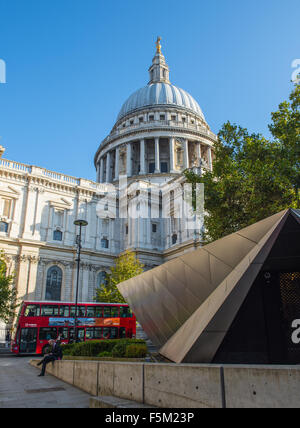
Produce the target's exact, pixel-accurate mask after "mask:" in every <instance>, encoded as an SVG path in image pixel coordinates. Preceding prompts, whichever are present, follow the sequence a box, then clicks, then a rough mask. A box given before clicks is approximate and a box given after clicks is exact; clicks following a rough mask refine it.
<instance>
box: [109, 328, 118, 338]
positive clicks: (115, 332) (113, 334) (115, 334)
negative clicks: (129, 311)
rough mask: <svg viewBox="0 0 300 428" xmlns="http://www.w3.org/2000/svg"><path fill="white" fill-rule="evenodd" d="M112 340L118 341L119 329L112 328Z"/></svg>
mask: <svg viewBox="0 0 300 428" xmlns="http://www.w3.org/2000/svg"><path fill="white" fill-rule="evenodd" d="M110 339H118V329H117V327H111V329H110Z"/></svg>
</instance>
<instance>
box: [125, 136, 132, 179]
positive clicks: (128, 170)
mask: <svg viewBox="0 0 300 428" xmlns="http://www.w3.org/2000/svg"><path fill="white" fill-rule="evenodd" d="M131 152H132V147H131V143H127V155H126V173H127V177H131V176H132V160H131V156H132V154H131Z"/></svg>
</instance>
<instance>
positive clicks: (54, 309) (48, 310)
mask: <svg viewBox="0 0 300 428" xmlns="http://www.w3.org/2000/svg"><path fill="white" fill-rule="evenodd" d="M58 314H59V306H42V313H41V316H42V317H51V316H58Z"/></svg>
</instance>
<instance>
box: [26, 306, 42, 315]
mask: <svg viewBox="0 0 300 428" xmlns="http://www.w3.org/2000/svg"><path fill="white" fill-rule="evenodd" d="M24 316H25V317H39V316H40V307H39V306H38V305H28V306H26V309H25V313H24Z"/></svg>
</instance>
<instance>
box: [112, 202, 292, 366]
mask: <svg viewBox="0 0 300 428" xmlns="http://www.w3.org/2000/svg"><path fill="white" fill-rule="evenodd" d="M289 219H290V221H291V222H292V223H293V228H294V229H295V225H296V227H297V228H298V229H297V233H298V232H300V217H299V210H298V211H297V210H285V211H282V212H280V213H278V214H276V215H273V216H271V217H269V218H267V219H265V220H262V221H260V222H258V223H256V224H253V225H251V226H249V227H247V228H245V229H242V230H240V231H239V232H236V233H234V234H232V235H229V236H226V237H225V238H222V239H220V240H218V241H215V242H213V243H211V244H208V245H206V246H204V247H202V248H201V249H198V250H195V251H193V252H190V253H188V254H186V255H184V256H182V257H179V258H177V259H174V260H172V261H170V262H167V263H165V264H164V265H161V266H159V267H157V268H155V269H153V270H151V271H148V272H145V273H143V274H141V275H139V276H137V277H135V278H132V279H130V280H128V281H125V282H123V283H121V284H119V286H118V288H119V290H120V292H121V293H122V294H123V296H124V298H125V299H126V301H127V302H128V303H129V304H130V306H131V308H132V310H133V311H134V313H135V315H136V316H137V319H138V321H139V322H140V323H141V325H142V327H143V329H144V330H145V332H146V333H147V335H148V336H149V338H150V339H151V340H152V342H153V343H154V344H155V345H156V346H157V347H159V348H160V353H161V354H162V355H163V356H165V357H166V358H168V359H169V360H171V361H174V362H176V363H182V362H186V363H187V362H189V363H211V362H213V361H214V357H215V355H216V354H217V351H218V349H219V348H220V346H221V344H222V342H223V340H224V338H225V337H226V335H227V333H228V331H229V329H230V327H231V325H232V323H233V321H234V319H235V318H236V316H237V314H238V312H239V310H240V308H241V306H242V304H243V302H244V301H245V299H246V297H247V295H248V293H249V290H250V289H251V287H252V285H253V283H254V281H255V280H256V278H257V276H258V274H259V272H260V271H261V269H262V267H263V265H264V263H265V262H266V260H267V258H268V256H269V254H270V252H271V250H272V248H273V247H274V244H275V242H276V240H277V239H278V237H279V235H280V233H281V232H282V230H283V229H284V227H285V225H286V224H287V222H288V220H289ZM294 229H293V230H294ZM293 235H294V236H295V234H294V233H293ZM298 242H299V240H296V241H295V243H294V244H293V245H294V247H293V249H292V251H293V252H298V254H296V255H295V256H296V257H299V253H300V252H299V251H298V250H299V245H298ZM297 245H298V247H297V249H296V246H297ZM293 260H294V259H293ZM297 260H298V262H299V261H300V259H299V258H298V259H297ZM298 262H295V260H294V261H293V263H294V264H295V263H298ZM298 266H300V265H298ZM299 318H300V314H299Z"/></svg>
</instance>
